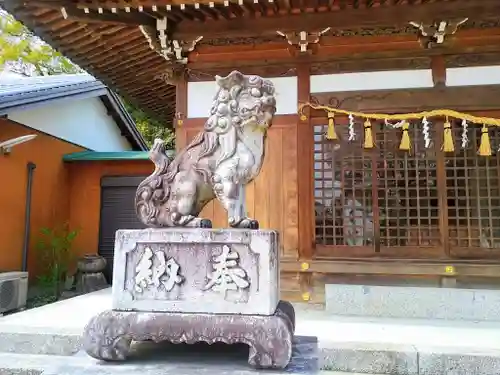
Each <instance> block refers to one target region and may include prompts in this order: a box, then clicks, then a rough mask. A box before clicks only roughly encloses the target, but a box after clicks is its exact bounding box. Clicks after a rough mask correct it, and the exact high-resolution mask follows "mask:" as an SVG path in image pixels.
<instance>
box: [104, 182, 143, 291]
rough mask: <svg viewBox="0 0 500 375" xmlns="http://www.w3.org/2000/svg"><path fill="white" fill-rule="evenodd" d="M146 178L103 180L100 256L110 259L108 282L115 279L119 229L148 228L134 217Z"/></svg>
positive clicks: (107, 268) (107, 274)
mask: <svg viewBox="0 0 500 375" xmlns="http://www.w3.org/2000/svg"><path fill="white" fill-rule="evenodd" d="M144 178H145V176H141V177H137V176H133V177H122V176H120V177H103V178H102V180H101V219H100V225H99V251H98V252H99V255H101V256H103V257H104V258H106V260H107V263H108V264H107V267H106V271H105V275H106V278H107V279H108V281H109V282H111V281H112V279H113V277H112V275H113V256H114V251H115V233H116V231H117V230H118V229H142V228H145V226H144V224H142V223H141V222H140V221H139V219H137V216H136V214H135V208H134V200H135V192H136V190H137V186H138V185H139V183H140V182H141V181H142V180H144Z"/></svg>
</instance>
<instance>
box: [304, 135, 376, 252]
mask: <svg viewBox="0 0 500 375" xmlns="http://www.w3.org/2000/svg"><path fill="white" fill-rule="evenodd" d="M326 130H327V129H326V125H319V126H315V129H314V137H315V146H314V147H315V148H314V156H315V166H314V174H315V202H316V203H315V206H316V242H317V243H320V244H324V245H347V246H366V245H370V244H372V243H373V181H374V176H373V174H372V170H373V168H372V163H373V161H372V157H371V155H369V154H368V153H366V152H364V151H363V146H362V137H357V139H356V140H354V141H353V142H349V143H348V142H347V141H341V142H335V143H333V142H331V141H329V140H327V139H326V138H325V136H324V134H325V133H326ZM337 133H338V134H339V137H341V138H342V139H343V140H346V139H347V127H346V126H342V127H338V128H337Z"/></svg>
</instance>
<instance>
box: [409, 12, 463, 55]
mask: <svg viewBox="0 0 500 375" xmlns="http://www.w3.org/2000/svg"><path fill="white" fill-rule="evenodd" d="M467 20H468V18H462V19H460V20H455V21H441V22H435V23H433V24H423V23H418V22H413V21H412V22H410V25H412V26H414V27H416V28H417V29H418V31H419V40H420V43H421V44H422V46H423V47H424V48H433V47H436V46H439V45H442V44H443V43H444V42H445V39H447V38H446V37H447V36H449V35H453V34H455V33H456V32H457V30H458V27H459V26H460V25H462V24H463V23H465V22H467Z"/></svg>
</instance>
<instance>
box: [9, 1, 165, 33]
mask: <svg viewBox="0 0 500 375" xmlns="http://www.w3.org/2000/svg"><path fill="white" fill-rule="evenodd" d="M8 1H11V0H5V2H8ZM23 5H24V6H25V7H27V8H28V7H29V8H33V7H39V8H45V9H54V10H59V11H60V12H61V15H62V16H63V17H64V18H68V19H70V20H72V21H79V22H85V23H107V24H118V25H119V24H125V25H133V26H139V25H148V26H151V27H156V23H155V19H154V18H153V17H149V16H148V15H147V14H145V13H142V12H137V11H133V12H130V13H126V12H120V13H112V12H111V11H110V10H109V9H103V10H102V13H99V12H97V11H96V10H93V11H92V13H86V12H85V10H84V8H83V7H78V6H75V5H72V4H71V3H67V2H64V1H47V2H45V1H36V2H35V1H29V2H24V4H23Z"/></svg>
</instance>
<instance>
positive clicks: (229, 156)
mask: <svg viewBox="0 0 500 375" xmlns="http://www.w3.org/2000/svg"><path fill="white" fill-rule="evenodd" d="M216 81H217V84H218V85H219V89H218V92H217V94H216V95H215V98H214V102H213V105H212V109H211V110H210V116H209V118H208V120H207V122H206V123H205V126H204V129H203V130H202V131H201V132H200V133H199V134H198V135H197V136H196V137H195V138H194V139H193V141H192V142H191V143H190V144H189V145H188V146H187V147H186V148H184V149H183V150H182V151H180V152H179V153H178V154H177V156H176V157H175V159H173V160H170V159H169V158H168V157H167V155H166V150H165V144H164V143H163V141H161V140H156V141H155V142H154V145H153V147H152V149H151V151H150V159H151V160H152V161H153V163H154V164H155V170H154V172H153V173H152V174H151V175H150V176H149V177H147V178H146V179H145V180H144V181H143V182H142V183H141V184H140V185H139V187H138V189H137V194H136V202H135V204H136V211H137V215H138V217H139V219H140V220H141V221H142V222H143V223H144V224H146V225H147V226H150V227H176V226H184V227H202V228H210V227H212V223H211V221H210V220H208V219H203V218H199V217H198V215H199V214H200V212H201V210H202V209H203V207H204V206H205V205H206V204H207V203H208V202H210V201H211V200H212V199H214V198H217V199H218V200H219V201H220V202H221V203H222V205H223V207H224V208H225V209H226V211H227V213H228V221H229V225H230V226H231V227H233V228H250V229H257V228H258V226H259V223H258V222H257V221H256V220H254V219H251V218H249V217H247V214H246V210H245V196H244V192H245V190H244V188H245V185H246V184H248V183H249V182H251V181H252V180H253V179H254V178H255V177H257V175H258V174H259V172H260V169H261V167H262V163H263V161H264V146H265V144H264V142H265V138H266V131H267V129H268V127H269V126H270V125H271V121H272V118H273V115H274V113H275V111H276V99H275V96H274V85H273V84H272V82H270V81H269V80H264V79H262V78H261V77H258V76H247V75H244V74H242V73H240V72H238V71H233V72H232V73H231V74H229V75H228V76H227V77H219V76H217V77H216Z"/></svg>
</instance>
